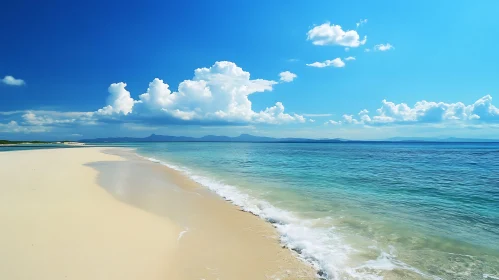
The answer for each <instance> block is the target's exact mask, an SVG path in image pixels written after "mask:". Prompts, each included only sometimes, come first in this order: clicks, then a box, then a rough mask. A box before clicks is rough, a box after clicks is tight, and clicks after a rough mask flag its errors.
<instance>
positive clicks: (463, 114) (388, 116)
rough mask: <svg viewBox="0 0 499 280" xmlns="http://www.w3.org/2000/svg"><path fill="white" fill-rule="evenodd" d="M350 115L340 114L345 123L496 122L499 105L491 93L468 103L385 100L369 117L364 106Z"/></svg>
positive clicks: (497, 120)
mask: <svg viewBox="0 0 499 280" xmlns="http://www.w3.org/2000/svg"><path fill="white" fill-rule="evenodd" d="M358 115H359V118H358V119H356V118H354V117H353V115H343V120H342V122H343V123H346V124H367V125H379V124H390V123H396V124H409V123H412V124H416V123H449V122H452V123H496V122H499V108H497V107H495V106H494V105H493V104H492V96H490V95H486V96H484V97H482V98H480V99H478V100H477V101H476V102H474V103H473V104H470V105H465V104H464V103H462V102H456V103H445V102H433V101H426V100H422V101H418V102H416V103H415V104H414V106H412V107H411V106H409V105H407V104H406V103H399V104H396V103H394V102H390V101H387V100H383V101H382V105H381V107H380V108H379V109H377V110H376V114H374V115H372V116H369V111H367V110H366V109H364V110H362V111H360V112H359V113H358Z"/></svg>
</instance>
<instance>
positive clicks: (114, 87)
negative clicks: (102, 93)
mask: <svg viewBox="0 0 499 280" xmlns="http://www.w3.org/2000/svg"><path fill="white" fill-rule="evenodd" d="M125 87H126V84H125V83H123V82H121V83H114V84H111V85H110V86H109V88H108V92H109V94H110V95H109V97H108V99H107V104H108V105H107V106H106V107H104V108H102V109H99V110H98V111H97V113H98V114H101V115H111V114H113V113H118V114H120V113H122V114H124V115H127V114H129V113H131V112H132V109H133V105H134V104H135V101H134V100H133V98H132V97H131V96H130V92H129V91H128V90H126V89H125Z"/></svg>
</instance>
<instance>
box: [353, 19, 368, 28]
mask: <svg viewBox="0 0 499 280" xmlns="http://www.w3.org/2000/svg"><path fill="white" fill-rule="evenodd" d="M366 23H367V18H366V19H361V20H359V22H357V23H356V24H355V25H357V28H359V27H360V26H362V25H364V24H366Z"/></svg>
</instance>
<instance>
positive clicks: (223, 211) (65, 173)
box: [0, 148, 315, 280]
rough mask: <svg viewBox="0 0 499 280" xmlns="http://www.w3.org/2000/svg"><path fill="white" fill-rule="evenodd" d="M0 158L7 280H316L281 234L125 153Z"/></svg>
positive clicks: (1, 268)
mask: <svg viewBox="0 0 499 280" xmlns="http://www.w3.org/2000/svg"><path fill="white" fill-rule="evenodd" d="M111 152H113V153H116V155H111V154H109V153H103V148H69V149H50V150H31V151H15V152H1V153H0V230H1V232H0V279H51V280H52V279H55V280H56V279H206V280H208V279H231V280H232V279H248V280H249V279H251V280H254V279H313V278H314V275H315V273H314V272H313V270H312V269H311V267H309V266H308V265H306V264H305V263H303V262H301V261H299V260H298V259H296V258H295V256H293V254H292V252H291V251H289V250H288V249H284V248H281V246H280V245H279V242H278V237H277V235H276V232H275V230H274V228H273V227H272V226H271V225H270V224H268V223H266V222H264V221H262V220H261V219H259V218H258V217H255V216H253V215H251V214H249V213H246V212H242V211H240V210H239V209H238V208H236V207H235V206H233V205H231V204H230V203H228V202H226V201H223V200H222V199H220V198H218V197H217V196H215V195H213V194H212V193H210V192H209V191H207V190H206V189H204V188H202V187H200V186H199V185H197V184H196V183H195V182H193V181H191V180H189V179H188V178H186V177H184V176H183V175H181V174H179V173H178V172H176V171H174V170H171V169H168V168H166V167H164V166H161V165H159V164H154V163H152V162H148V161H145V160H141V159H139V158H138V157H134V156H133V155H131V154H127V153H125V152H123V151H119V150H113V151H111Z"/></svg>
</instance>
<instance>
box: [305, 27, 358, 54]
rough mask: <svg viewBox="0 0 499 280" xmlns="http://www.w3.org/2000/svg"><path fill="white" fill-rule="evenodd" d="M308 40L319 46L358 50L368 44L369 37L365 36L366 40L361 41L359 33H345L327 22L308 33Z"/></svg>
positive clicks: (352, 31)
mask: <svg viewBox="0 0 499 280" xmlns="http://www.w3.org/2000/svg"><path fill="white" fill-rule="evenodd" d="M307 40H310V41H312V44H314V45H318V46H325V45H338V46H343V47H351V48H356V47H358V46H360V45H364V44H365V43H366V41H367V36H364V39H363V40H360V36H359V34H358V33H357V31H355V30H348V31H344V30H343V29H342V28H341V26H339V25H334V24H330V23H329V22H326V23H324V24H321V25H318V26H315V27H314V28H312V29H310V30H309V31H308V33H307Z"/></svg>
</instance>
